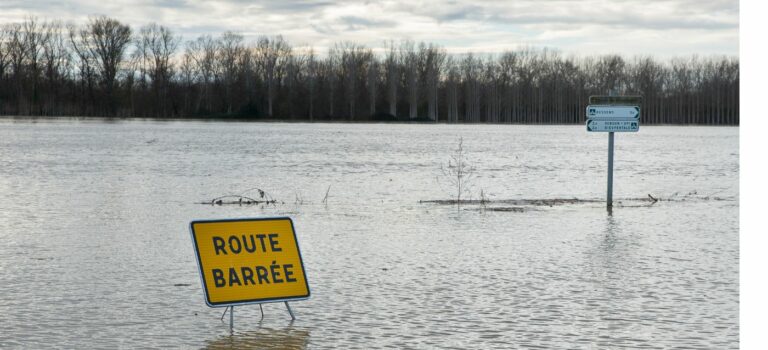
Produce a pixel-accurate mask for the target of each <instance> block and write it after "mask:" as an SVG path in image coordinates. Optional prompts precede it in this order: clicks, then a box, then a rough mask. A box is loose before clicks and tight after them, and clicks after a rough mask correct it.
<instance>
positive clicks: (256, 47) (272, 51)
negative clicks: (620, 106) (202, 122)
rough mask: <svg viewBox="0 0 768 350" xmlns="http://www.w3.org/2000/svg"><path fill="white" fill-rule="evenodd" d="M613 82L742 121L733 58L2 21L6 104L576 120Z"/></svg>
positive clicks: (660, 116) (315, 117) (651, 114)
mask: <svg viewBox="0 0 768 350" xmlns="http://www.w3.org/2000/svg"><path fill="white" fill-rule="evenodd" d="M609 91H611V92H615V93H618V94H628V95H642V96H643V103H642V106H641V107H642V120H643V123H644V124H711V125H738V124H739V60H738V58H735V57H727V56H709V57H699V56H691V57H687V58H672V59H669V60H664V61H660V60H657V59H654V58H653V57H650V56H637V57H631V58H626V57H623V56H620V55H600V56H587V57H579V56H564V55H562V54H561V53H559V52H557V51H554V50H549V49H534V48H523V49H519V50H514V51H507V52H504V53H501V54H498V55H478V54H472V53H467V54H456V55H452V54H448V53H447V51H446V50H445V49H444V48H443V47H440V46H438V45H435V44H431V43H415V42H412V41H400V42H395V41H388V42H385V43H384V45H383V48H377V49H375V50H374V49H373V48H369V47H365V46H363V45H360V44H357V43H353V42H340V43H337V44H335V45H333V46H332V47H331V48H330V49H329V50H328V51H327V52H326V53H324V54H322V55H320V54H318V53H317V52H315V50H314V49H312V48H307V47H294V46H292V45H291V44H290V43H288V42H287V41H286V40H285V39H283V37H282V36H279V35H278V36H262V37H259V38H257V39H256V40H254V41H246V40H245V38H244V37H243V36H242V35H240V34H238V33H235V32H225V33H223V34H221V35H219V36H211V35H202V36H200V37H198V38H195V39H193V40H189V41H183V40H182V38H181V37H180V36H179V35H176V34H174V32H173V31H172V30H171V29H170V28H168V27H166V26H163V25H159V24H155V23H153V24H148V25H145V26H143V27H141V28H139V29H138V30H134V29H132V28H131V27H130V26H128V25H127V24H124V23H122V22H120V21H119V20H117V19H114V18H109V17H105V16H98V17H91V18H89V20H88V21H87V22H86V23H82V24H80V25H76V24H71V23H70V24H64V23H62V22H59V21H47V20H46V21H41V20H39V19H37V18H32V17H30V18H27V19H25V20H24V21H22V22H18V23H7V24H3V25H2V26H1V27H0V114H2V115H18V116H109V117H160V118H166V117H167V118H209V117H215V118H222V117H236V118H266V119H274V120H309V121H326V120H338V121H395V120H397V121H423V122H444V123H534V124H572V123H583V122H584V119H585V117H584V114H585V112H584V111H585V108H586V105H587V104H588V100H589V96H591V95H605V94H606V93H607V92H609Z"/></svg>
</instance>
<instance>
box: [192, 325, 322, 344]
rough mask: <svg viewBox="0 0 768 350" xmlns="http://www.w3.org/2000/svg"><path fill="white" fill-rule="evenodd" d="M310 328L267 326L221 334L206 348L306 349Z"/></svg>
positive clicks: (208, 342)
mask: <svg viewBox="0 0 768 350" xmlns="http://www.w3.org/2000/svg"><path fill="white" fill-rule="evenodd" d="M309 333H310V332H309V330H307V329H302V328H297V327H285V328H267V327H262V328H258V329H256V330H251V331H246V332H238V331H235V332H234V333H233V334H231V335H225V336H219V337H217V338H216V339H214V340H211V341H207V342H206V343H205V347H204V348H205V349H209V350H224V349H285V350H300V349H306V348H307V344H308V342H309Z"/></svg>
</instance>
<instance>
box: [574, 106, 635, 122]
mask: <svg viewBox="0 0 768 350" xmlns="http://www.w3.org/2000/svg"><path fill="white" fill-rule="evenodd" d="M587 118H589V119H635V120H636V119H639V118H640V107H637V106H604V105H589V106H587Z"/></svg>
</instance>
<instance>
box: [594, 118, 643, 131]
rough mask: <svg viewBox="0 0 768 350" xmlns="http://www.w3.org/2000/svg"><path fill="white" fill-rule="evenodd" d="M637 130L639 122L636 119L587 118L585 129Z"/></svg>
mask: <svg viewBox="0 0 768 350" xmlns="http://www.w3.org/2000/svg"><path fill="white" fill-rule="evenodd" d="M638 130H640V123H639V122H638V121H637V120H602V119H587V131H598V132H600V131H601V132H637V131H638Z"/></svg>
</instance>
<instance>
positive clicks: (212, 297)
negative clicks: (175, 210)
mask: <svg viewBox="0 0 768 350" xmlns="http://www.w3.org/2000/svg"><path fill="white" fill-rule="evenodd" d="M189 226H190V232H191V234H192V242H193V243H194V246H195V255H196V256H197V264H198V267H199V269H200V279H201V280H202V283H203V290H204V291H205V302H206V303H207V304H208V306H211V307H216V306H229V305H238V304H252V303H264V302H275V301H287V300H297V299H306V298H309V294H310V292H309V283H308V282H307V278H306V275H305V273H304V263H303V262H302V260H301V252H300V251H299V242H298V240H297V239H296V232H295V231H294V229H293V221H291V219H290V218H287V217H284V218H262V219H231V220H202V221H193V222H191V223H190V225H189Z"/></svg>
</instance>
